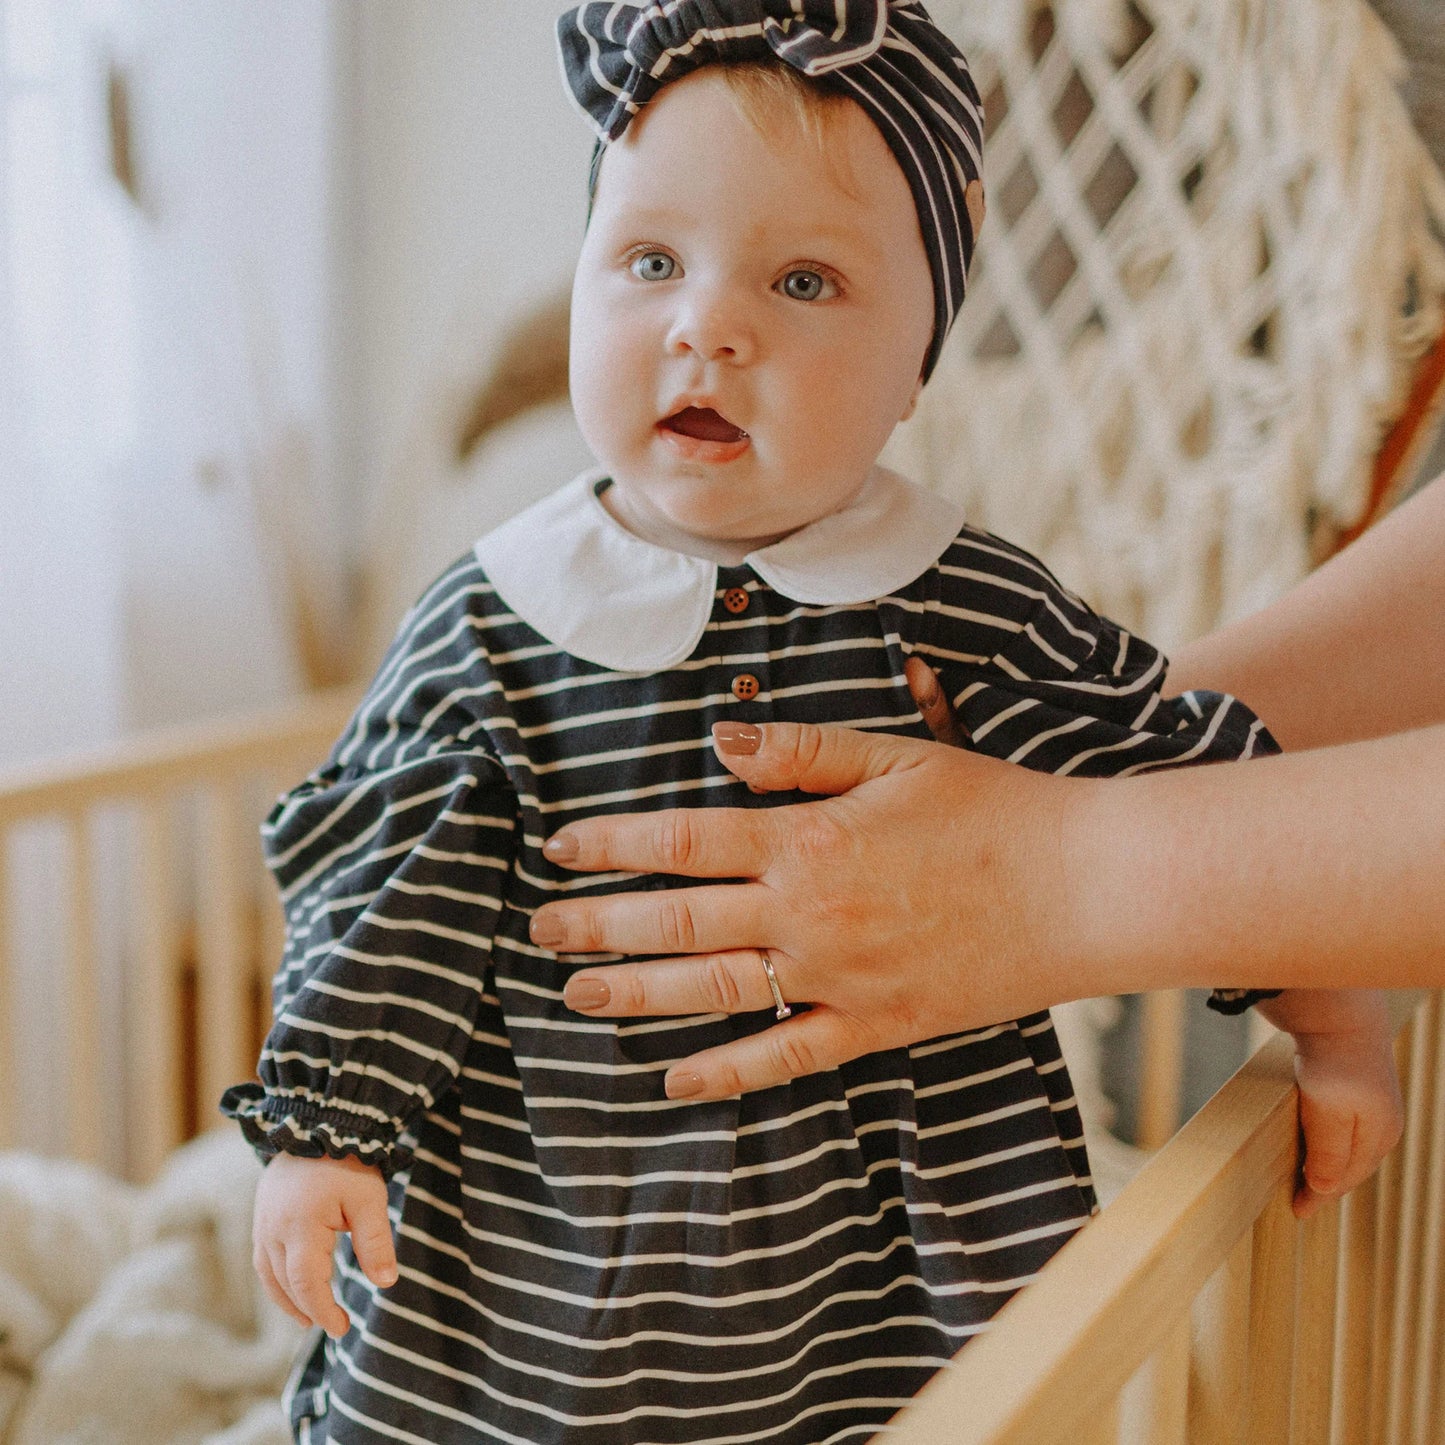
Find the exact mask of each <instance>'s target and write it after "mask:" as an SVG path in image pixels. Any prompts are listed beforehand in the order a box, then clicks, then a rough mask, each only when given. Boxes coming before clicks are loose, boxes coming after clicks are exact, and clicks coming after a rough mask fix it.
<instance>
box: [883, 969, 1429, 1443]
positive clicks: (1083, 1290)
mask: <svg viewBox="0 0 1445 1445" xmlns="http://www.w3.org/2000/svg"><path fill="white" fill-rule="evenodd" d="M1415 997H1416V996H1413V995H1406V996H1402V997H1401V1000H1400V1008H1399V1018H1398V1021H1399V1022H1401V1023H1402V1024H1404V1027H1403V1029H1402V1031H1401V1033H1400V1035H1399V1037H1398V1041H1397V1057H1398V1060H1399V1063H1400V1069H1401V1078H1402V1082H1403V1083H1404V1085H1405V1090H1406V1104H1407V1120H1408V1122H1407V1126H1406V1133H1405V1138H1404V1141H1403V1144H1402V1146H1401V1147H1400V1148H1399V1149H1397V1150H1396V1151H1395V1152H1394V1154H1393V1155H1392V1156H1391V1158H1390V1159H1389V1160H1388V1161H1387V1163H1386V1165H1385V1166H1384V1168H1383V1169H1382V1170H1381V1172H1380V1173H1379V1174H1378V1175H1377V1176H1376V1177H1375V1179H1373V1180H1371V1181H1370V1182H1369V1183H1368V1184H1367V1185H1365V1186H1364V1187H1362V1188H1361V1189H1358V1190H1356V1191H1355V1193H1354V1194H1353V1195H1352V1196H1350V1198H1349V1199H1348V1200H1346V1201H1345V1204H1344V1206H1343V1207H1341V1206H1339V1205H1334V1206H1331V1207H1329V1208H1327V1209H1325V1210H1323V1211H1321V1212H1320V1213H1319V1214H1318V1215H1316V1216H1315V1218H1314V1219H1312V1220H1311V1221H1309V1222H1308V1223H1307V1224H1305V1225H1299V1224H1297V1223H1296V1221H1295V1220H1294V1217H1293V1215H1292V1213H1291V1211H1290V1197H1291V1194H1292V1192H1293V1188H1294V1178H1295V1169H1296V1163H1297V1147H1298V1146H1297V1117H1298V1106H1297V1096H1296V1091H1295V1085H1294V1072H1293V1066H1292V1055H1293V1049H1292V1044H1291V1041H1290V1040H1289V1039H1288V1038H1286V1037H1283V1036H1281V1037H1276V1038H1274V1039H1272V1040H1271V1041H1269V1042H1268V1043H1266V1044H1265V1046H1264V1047H1263V1048H1262V1049H1261V1050H1260V1051H1259V1052H1258V1053H1257V1054H1256V1055H1255V1056H1254V1057H1253V1058H1252V1059H1250V1060H1249V1062H1248V1063H1246V1064H1245V1065H1244V1067H1243V1068H1242V1069H1240V1070H1239V1072H1238V1073H1237V1074H1236V1075H1235V1076H1234V1077H1233V1078H1232V1079H1231V1080H1230V1082H1229V1083H1228V1084H1227V1085H1226V1086H1225V1087H1224V1088H1223V1089H1222V1090H1221V1091H1220V1092H1219V1093H1218V1094H1217V1095H1215V1097H1214V1098H1213V1099H1212V1100H1211V1101H1210V1102H1209V1103H1208V1104H1206V1105H1205V1106H1204V1108H1203V1109H1202V1110H1200V1112H1199V1113H1198V1114H1196V1115H1195V1116H1194V1118H1193V1119H1192V1120H1190V1122H1189V1123H1188V1124H1186V1125H1185V1126H1184V1128H1183V1129H1182V1130H1181V1131H1180V1132H1179V1134H1178V1135H1176V1136H1175V1138H1174V1139H1173V1140H1172V1141H1171V1142H1170V1143H1169V1144H1168V1145H1166V1146H1165V1148H1164V1149H1163V1150H1161V1151H1160V1153H1159V1154H1158V1155H1156V1156H1155V1158H1154V1159H1153V1160H1152V1161H1151V1162H1150V1163H1149V1164H1148V1165H1146V1166H1145V1168H1144V1169H1143V1171H1142V1172H1141V1173H1140V1174H1139V1176H1138V1177H1137V1178H1136V1179H1135V1180H1134V1181H1133V1183H1131V1184H1130V1185H1129V1186H1128V1188H1126V1189H1125V1190H1124V1191H1123V1192H1122V1193H1121V1194H1120V1195H1119V1197H1118V1198H1117V1199H1116V1200H1115V1201H1114V1202H1113V1203H1112V1204H1111V1205H1110V1206H1109V1207H1108V1208H1107V1209H1106V1210H1105V1211H1104V1212H1103V1214H1102V1215H1101V1216H1100V1217H1099V1218H1098V1219H1097V1220H1096V1221H1094V1223H1092V1224H1091V1225H1089V1226H1088V1228H1086V1229H1085V1230H1084V1231H1083V1232H1082V1233H1081V1234H1080V1235H1079V1236H1078V1237H1077V1238H1075V1239H1074V1240H1072V1241H1071V1242H1070V1243H1069V1244H1068V1245H1067V1246H1066V1247H1065V1249H1064V1250H1063V1251H1062V1252H1061V1253H1060V1254H1059V1255H1058V1256H1057V1257H1056V1258H1055V1259H1054V1260H1053V1261H1052V1262H1051V1263H1050V1264H1049V1266H1048V1268H1047V1269H1046V1270H1045V1271H1044V1272H1043V1274H1042V1275H1041V1276H1040V1277H1039V1279H1038V1281H1037V1282H1036V1283H1035V1284H1034V1285H1032V1286H1031V1287H1030V1288H1029V1289H1027V1290H1025V1291H1024V1292H1023V1293H1022V1294H1020V1295H1019V1296H1017V1297H1016V1298H1015V1299H1014V1300H1013V1301H1012V1302H1011V1303H1010V1304H1009V1305H1008V1306H1007V1308H1006V1309H1005V1310H1004V1311H1003V1312H1002V1313H1001V1314H1000V1315H999V1317H998V1319H997V1320H996V1321H995V1323H994V1325H993V1327H992V1329H990V1330H989V1332H988V1333H987V1334H985V1335H984V1336H983V1337H982V1338H980V1339H978V1340H976V1341H974V1342H973V1343H972V1344H971V1345H970V1346H969V1348H968V1349H967V1350H966V1351H965V1352H964V1353H963V1354H962V1355H961V1356H960V1358H959V1359H958V1360H957V1361H956V1362H955V1363H954V1364H953V1365H952V1366H951V1367H950V1368H949V1369H948V1370H946V1371H944V1372H943V1373H941V1374H940V1375H938V1376H937V1377H936V1378H935V1379H934V1380H933V1382H932V1383H931V1384H930V1385H929V1386H928V1387H927V1388H926V1389H925V1390H924V1391H923V1392H922V1394H921V1395H920V1396H919V1398H918V1400H917V1402H916V1403H915V1404H914V1405H913V1406H911V1407H910V1408H909V1409H908V1410H907V1411H905V1412H904V1414H903V1415H902V1416H901V1417H900V1419H899V1420H898V1421H897V1422H896V1424H895V1427H894V1429H893V1430H892V1431H891V1432H890V1433H889V1436H888V1438H889V1440H890V1442H893V1445H1116V1442H1117V1445H1186V1442H1187V1445H1226V1442H1227V1445H1445V1419H1442V1415H1445V1384H1442V1375H1445V1271H1442V1252H1445V1251H1442V1233H1445V1042H1442V1007H1441V996H1440V995H1439V994H1431V995H1428V996H1427V997H1426V999H1425V1001H1424V1003H1423V1004H1421V1005H1420V1007H1419V1008H1418V1009H1416V1010H1415V1011H1414V1013H1413V1014H1410V1012H1409V1007H1410V1005H1411V1004H1413V1003H1414V1001H1415ZM1407 1019H1408V1022H1407V1021H1406V1020H1407Z"/></svg>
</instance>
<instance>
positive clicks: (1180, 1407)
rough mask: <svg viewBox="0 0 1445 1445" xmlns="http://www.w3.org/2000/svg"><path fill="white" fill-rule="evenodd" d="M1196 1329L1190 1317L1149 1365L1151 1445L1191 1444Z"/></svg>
mask: <svg viewBox="0 0 1445 1445" xmlns="http://www.w3.org/2000/svg"><path fill="white" fill-rule="evenodd" d="M1192 1348H1193V1330H1192V1328H1191V1322H1190V1318H1189V1316H1188V1315H1187V1314H1186V1315H1185V1316H1184V1317H1183V1318H1182V1319H1181V1320H1180V1321H1179V1323H1178V1324H1177V1325H1175V1326H1174V1328H1173V1329H1172V1330H1171V1331H1170V1332H1169V1335H1168V1337H1167V1338H1166V1339H1165V1341H1164V1343H1163V1344H1162V1345H1161V1346H1160V1347H1159V1349H1158V1351H1157V1352H1156V1353H1155V1355H1154V1358H1153V1360H1151V1361H1150V1364H1149V1384H1148V1404H1147V1407H1146V1417H1145V1424H1144V1433H1143V1436H1142V1438H1143V1439H1145V1440H1147V1441H1148V1442H1149V1445H1189V1357H1190V1354H1191V1353H1192Z"/></svg>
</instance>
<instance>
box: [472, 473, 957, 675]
mask: <svg viewBox="0 0 1445 1445" xmlns="http://www.w3.org/2000/svg"><path fill="white" fill-rule="evenodd" d="M604 476H605V473H603V472H601V471H597V470H592V471H587V472H583V473H582V475H581V476H580V477H576V478H574V479H573V480H572V481H571V482H568V483H567V485H566V486H564V487H561V488H559V489H558V490H557V491H555V492H553V493H552V494H551V495H550V496H547V497H544V498H543V499H542V500H541V501H540V502H537V503H535V504H534V505H533V506H530V507H528V508H527V509H526V511H524V512H520V513H518V514H517V515H516V516H515V517H513V518H512V519H511V520H510V521H508V522H504V523H503V524H502V525H501V526H500V527H498V528H496V529H495V530H494V531H491V532H488V533H487V535H486V536H485V537H483V538H482V539H481V540H480V541H479V542H478V543H477V544H476V548H475V551H476V556H477V560H478V561H479V562H480V563H481V564H482V566H483V568H485V569H486V573H487V576H488V578H489V579H490V581H491V583H492V585H493V586H494V587H495V588H496V590H497V593H498V595H499V596H500V597H501V599H502V601H503V602H505V603H506V604H507V606H508V607H510V608H511V610H512V611H513V612H515V613H516V614H517V616H518V617H520V618H521V619H522V621H524V622H526V623H527V624H528V625H529V626H531V627H533V628H534V629H535V630H536V631H538V632H540V633H541V634H542V636H543V637H545V638H547V639H548V640H549V641H551V642H554V643H556V644H557V645H558V646H559V647H561V648H564V649H565V650H566V651H567V652H570V653H572V654H573V656H575V657H580V658H583V659H584V660H585V661H587V662H595V663H597V664H598V665H599V666H600V667H606V668H609V669H610V670H612V671H614V672H633V673H648V672H661V671H663V670H664V669H666V668H669V667H675V666H677V664H678V663H680V662H681V661H683V659H684V658H686V657H688V656H690V655H691V653H692V651H693V649H694V648H695V647H696V646H697V644H698V642H699V640H700V639H701V637H702V634H703V631H704V629H705V628H706V627H707V623H708V619H709V618H710V617H711V616H712V610H713V602H714V599H715V598H716V595H717V581H718V564H717V563H716V562H710V561H706V560H704V559H703V558H701V557H691V556H688V555H687V554H686V553H683V552H674V551H672V550H671V549H670V548H667V547H660V546H658V545H657V544H656V543H655V542H647V541H644V540H643V539H642V538H641V537H636V536H634V535H633V534H632V533H631V532H629V531H628V530H627V529H626V528H625V527H623V526H622V524H621V523H620V522H618V521H617V520H616V518H614V517H613V516H612V514H611V513H610V512H608V511H607V509H606V508H605V507H604V506H603V505H602V503H601V501H600V500H599V499H598V496H597V487H598V484H599V483H600V482H601V481H602V480H603V478H604ZM962 526H963V510H962V508H961V507H959V506H958V505H957V504H956V503H954V502H950V501H948V500H946V499H945V498H943V497H940V496H938V495H936V494H935V493H933V492H930V491H927V490H925V489H924V488H923V487H920V486H917V485H916V484H915V483H913V482H910V481H907V480H906V479H905V478H903V477H900V476H899V475H898V474H897V473H896V472H891V471H889V470H888V469H887V468H886V467H874V468H873V470H872V471H871V472H870V473H869V475H868V479H867V480H866V481H865V482H864V483H863V486H862V488H861V489H860V491H859V492H858V495H857V496H856V497H855V498H854V499H853V500H852V501H851V502H850V503H848V505H847V506H846V507H843V508H842V509H841V510H839V511H837V512H833V513H831V514H830V515H828V516H826V517H820V518H819V519H818V520H817V521H816V522H810V523H809V524H808V525H807V526H806V527H800V528H799V529H798V530H797V531H796V532H793V533H791V534H790V535H788V536H787V537H784V538H783V540H782V541H781V542H774V543H773V544H772V545H771V546H768V547H760V548H759V549H758V550H757V551H756V552H750V553H749V554H748V555H747V556H746V557H745V558H744V559H743V561H742V562H741V564H740V566H743V567H750V568H751V569H752V570H753V571H754V572H755V573H756V574H757V575H758V576H759V577H760V578H762V580H763V581H764V582H766V583H767V584H768V586H770V587H771V588H773V590H774V591H776V592H780V593H781V594H782V595H783V596H784V597H790V598H792V599H793V600H794V601H795V602H804V603H808V604H811V605H815V606H848V605H851V604H854V603H858V602H872V601H874V600H875V599H876V598H879V597H886V596H888V595H889V594H890V593H892V592H897V591H899V590H900V589H901V588H903V587H906V586H908V584H909V583H910V582H912V581H914V580H915V579H916V578H918V577H920V576H921V575H922V574H923V573H924V572H926V571H927V570H928V568H929V567H931V566H932V565H933V563H934V562H936V561H937V560H938V558H939V557H940V556H941V555H942V554H943V551H944V549H945V548H946V547H947V546H948V544H949V543H950V542H951V541H952V540H953V539H954V537H956V536H957V535H958V532H959V529H960V528H961V527H962ZM729 570H733V569H729Z"/></svg>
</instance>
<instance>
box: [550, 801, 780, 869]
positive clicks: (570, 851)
mask: <svg viewBox="0 0 1445 1445" xmlns="http://www.w3.org/2000/svg"><path fill="white" fill-rule="evenodd" d="M775 831H776V830H775V829H773V828H772V827H771V826H770V815H769V814H768V813H766V812H760V811H756V810H751V809H748V808H668V809H666V810H664V811H663V812H660V813H618V814H615V815H613V816H611V817H605V818H587V819H585V820H584V821H581V822H577V823H569V824H568V825H567V826H566V827H565V828H564V829H563V830H562V831H561V832H560V833H555V834H553V836H552V837H550V838H548V839H547V841H546V842H545V843H544V844H543V845H542V852H543V853H544V854H546V856H547V857H548V858H550V859H551V860H552V862H554V863H560V864H561V865H562V866H563V867H564V868H575V869H577V870H579V871H581V872H594V873H595V872H599V871H602V870H611V869H617V870H619V871H623V872H628V873H672V874H678V875H681V876H683V877H686V878H756V877H757V876H758V875H759V874H761V873H763V872H764V871H766V869H767V866H768V864H769V863H770V862H771V860H772V857H773V853H774V849H775V842H774V833H775Z"/></svg>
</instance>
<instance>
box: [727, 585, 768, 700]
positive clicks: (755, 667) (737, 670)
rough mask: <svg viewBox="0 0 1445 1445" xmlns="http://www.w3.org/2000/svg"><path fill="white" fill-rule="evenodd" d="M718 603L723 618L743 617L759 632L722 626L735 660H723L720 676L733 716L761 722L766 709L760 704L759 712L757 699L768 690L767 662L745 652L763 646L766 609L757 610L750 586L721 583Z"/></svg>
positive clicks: (749, 627) (751, 651) (735, 619)
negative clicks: (731, 645)
mask: <svg viewBox="0 0 1445 1445" xmlns="http://www.w3.org/2000/svg"><path fill="white" fill-rule="evenodd" d="M745 575H746V574H745ZM741 580H743V579H740V581H741ZM719 602H720V603H721V608H720V611H721V613H722V615H723V618H724V620H726V621H729V622H732V621H740V620H743V619H746V621H747V622H748V623H750V624H751V623H757V624H759V627H760V630H759V632H754V631H753V628H752V626H748V627H746V628H742V629H729V628H724V629H723V631H722V633H721V636H722V637H724V638H728V637H730V638H732V639H734V640H735V645H736V646H737V652H738V656H737V661H736V662H731V663H729V662H728V661H724V663H723V666H724V667H726V668H727V669H728V671H727V672H726V673H724V678H725V679H726V681H725V686H726V688H727V690H728V692H729V693H730V694H731V697H732V701H731V709H730V711H732V713H733V715H734V716H737V715H738V714H739V713H740V714H741V715H742V716H743V717H745V718H747V719H749V720H753V719H756V720H758V721H765V720H766V714H767V711H768V709H767V707H766V704H765V703H763V704H762V705H761V711H759V708H760V704H759V699H761V698H762V697H763V695H764V694H765V693H766V692H767V690H768V677H767V672H768V668H767V662H766V659H764V658H756V657H752V656H749V655H748V654H750V653H754V652H755V651H756V650H757V649H758V648H759V647H763V648H765V647H766V646H767V642H766V636H767V628H766V609H764V611H763V612H762V613H758V611H757V604H758V598H757V597H756V596H754V594H753V591H752V589H751V588H749V587H747V586H743V585H733V586H725V587H724V588H723V590H722V593H721V595H720V597H719ZM755 614H756V615H755ZM744 639H746V641H745V640H744ZM725 650H730V649H725Z"/></svg>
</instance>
